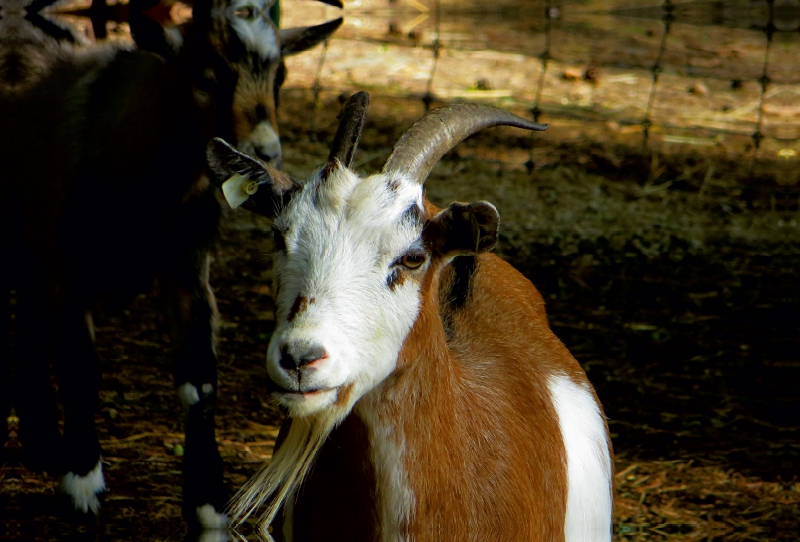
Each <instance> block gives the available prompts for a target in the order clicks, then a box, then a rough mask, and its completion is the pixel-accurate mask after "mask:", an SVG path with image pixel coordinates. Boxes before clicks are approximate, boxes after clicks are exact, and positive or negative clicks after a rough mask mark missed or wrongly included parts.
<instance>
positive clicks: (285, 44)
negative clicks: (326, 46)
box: [279, 17, 344, 56]
mask: <svg viewBox="0 0 800 542" xmlns="http://www.w3.org/2000/svg"><path fill="white" fill-rule="evenodd" d="M343 21H344V19H342V18H341V17H339V18H338V19H334V20H333V21H328V22H327V23H322V24H320V25H317V26H301V27H297V28H283V29H281V30H279V37H280V40H281V54H282V55H283V56H291V55H295V54H297V53H302V52H303V51H306V50H308V49H311V48H312V47H314V46H315V45H317V44H318V43H320V42H322V41H325V40H326V39H328V38H329V37H330V36H331V34H333V33H334V32H336V29H337V28H339V27H340V26H342V22H343Z"/></svg>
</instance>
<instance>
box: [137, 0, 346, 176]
mask: <svg viewBox="0 0 800 542" xmlns="http://www.w3.org/2000/svg"><path fill="white" fill-rule="evenodd" d="M319 1H320V2H323V3H326V4H330V3H331V1H329V0H319ZM273 3H274V0H197V1H195V3H194V7H193V10H192V14H193V21H192V22H191V23H190V24H188V25H186V26H185V27H184V28H181V29H179V31H176V29H174V28H173V29H167V28H164V27H162V26H160V25H158V23H156V22H155V21H153V20H152V19H149V18H148V17H147V16H146V15H141V14H139V15H135V16H134V15H133V14H132V15H131V31H132V33H133V37H134V40H135V41H136V43H137V45H138V46H139V47H140V48H143V49H148V50H151V51H153V52H156V53H158V54H160V55H162V56H165V57H167V58H172V59H174V60H176V61H178V62H180V63H181V64H182V66H183V67H184V69H186V70H187V71H188V73H187V74H186V75H188V76H189V77H190V78H191V95H192V98H193V100H194V103H195V105H196V107H197V108H198V110H199V111H200V112H201V113H202V114H204V116H205V117H207V118H209V119H211V120H212V122H213V127H212V128H211V131H212V134H211V135H215V136H221V137H224V138H225V139H227V140H229V141H232V142H233V143H234V145H235V147H236V148H237V149H239V150H240V151H242V152H244V153H245V154H248V155H250V156H253V157H257V158H259V159H261V160H262V161H264V162H266V163H269V164H271V165H272V166H275V167H279V166H280V164H281V144H280V137H279V131H278V120H277V109H278V95H279V92H280V87H281V86H282V85H283V82H284V80H285V78H286V65H285V64H284V61H283V59H284V57H286V56H290V55H294V54H297V53H301V52H303V51H306V50H308V49H310V48H311V47H314V46H315V45H317V44H318V43H320V42H322V41H324V40H325V39H327V38H328V37H330V36H331V34H333V33H334V32H335V31H336V30H337V29H338V28H339V26H341V24H342V19H341V18H339V19H335V20H333V21H329V22H326V23H323V24H320V25H316V26H307V27H298V28H286V29H278V28H277V27H276V26H275V24H274V23H273V21H272V20H271V19H270V17H269V10H270V7H272V4H273ZM334 5H335V4H334Z"/></svg>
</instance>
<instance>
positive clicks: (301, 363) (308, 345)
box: [280, 341, 328, 371]
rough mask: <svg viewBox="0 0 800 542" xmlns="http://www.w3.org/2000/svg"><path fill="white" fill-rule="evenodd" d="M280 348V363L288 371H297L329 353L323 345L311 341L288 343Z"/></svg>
mask: <svg viewBox="0 0 800 542" xmlns="http://www.w3.org/2000/svg"><path fill="white" fill-rule="evenodd" d="M280 350H281V361H280V365H281V367H283V368H284V369H286V370H287V371H296V370H298V369H301V368H303V367H305V366H306V365H310V364H312V363H314V362H315V361H317V360H320V359H324V358H327V357H328V353H327V352H326V351H325V349H324V348H323V347H322V346H321V345H319V344H314V343H312V342H310V341H299V342H294V343H287V344H284V345H282V346H281V349H280Z"/></svg>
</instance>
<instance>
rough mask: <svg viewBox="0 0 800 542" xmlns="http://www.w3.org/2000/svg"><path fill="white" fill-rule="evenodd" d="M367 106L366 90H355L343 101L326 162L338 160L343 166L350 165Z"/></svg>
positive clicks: (367, 95) (359, 136)
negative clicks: (337, 125)
mask: <svg viewBox="0 0 800 542" xmlns="http://www.w3.org/2000/svg"><path fill="white" fill-rule="evenodd" d="M368 107H369V94H367V93H366V92H356V93H355V94H353V95H352V96H350V97H349V98H347V101H346V102H344V105H343V106H342V112H341V113H339V127H338V128H337V129H336V135H335V136H334V137H333V143H331V153H330V154H329V155H328V163H333V162H335V161H336V160H338V161H339V162H341V163H342V165H344V166H345V167H350V164H351V163H352V162H353V156H355V154H356V147H358V140H359V139H361V130H362V129H363V128H364V120H365V119H366V117H367V108H368Z"/></svg>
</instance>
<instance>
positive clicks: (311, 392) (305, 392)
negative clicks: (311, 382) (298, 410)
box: [267, 380, 337, 397]
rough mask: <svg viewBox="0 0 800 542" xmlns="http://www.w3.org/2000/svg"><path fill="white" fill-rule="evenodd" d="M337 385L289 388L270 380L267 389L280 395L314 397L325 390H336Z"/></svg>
mask: <svg viewBox="0 0 800 542" xmlns="http://www.w3.org/2000/svg"><path fill="white" fill-rule="evenodd" d="M336 389H337V388H336V387H331V388H306V389H303V388H298V389H294V390H292V389H287V388H284V387H282V386H279V385H278V384H276V383H275V382H273V381H272V380H269V381H268V384H267V390H268V391H269V392H270V393H271V394H273V395H276V396H278V397H314V396H315V395H321V394H323V393H325V392H329V391H335V390H336Z"/></svg>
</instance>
